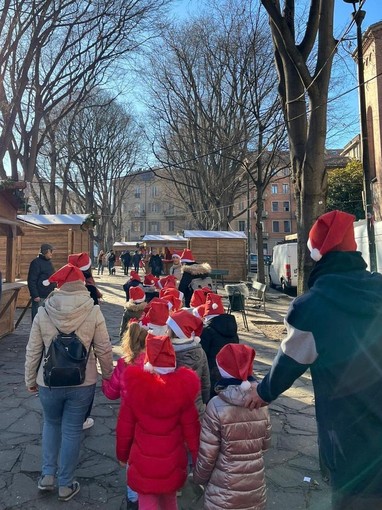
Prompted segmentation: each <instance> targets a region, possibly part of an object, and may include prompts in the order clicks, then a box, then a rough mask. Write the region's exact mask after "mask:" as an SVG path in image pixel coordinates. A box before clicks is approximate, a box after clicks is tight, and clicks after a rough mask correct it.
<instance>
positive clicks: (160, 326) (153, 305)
mask: <svg viewBox="0 0 382 510" xmlns="http://www.w3.org/2000/svg"><path fill="white" fill-rule="evenodd" d="M168 317H169V308H168V302H167V301H166V300H165V299H161V298H154V299H152V300H151V301H150V303H149V304H148V306H147V310H146V311H145V314H144V316H143V317H142V320H141V324H142V327H144V328H146V329H147V330H148V331H149V332H150V333H151V334H152V335H155V336H162V335H165V334H166V331H167V319H168Z"/></svg>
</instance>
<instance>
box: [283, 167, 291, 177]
mask: <svg viewBox="0 0 382 510" xmlns="http://www.w3.org/2000/svg"><path fill="white" fill-rule="evenodd" d="M283 175H285V177H286V176H289V175H290V169H289V167H286V168H284V170H283Z"/></svg>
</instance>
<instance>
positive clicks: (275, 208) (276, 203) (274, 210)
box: [272, 202, 279, 212]
mask: <svg viewBox="0 0 382 510" xmlns="http://www.w3.org/2000/svg"><path fill="white" fill-rule="evenodd" d="M278 210H279V203H278V202H272V212H277V211H278Z"/></svg>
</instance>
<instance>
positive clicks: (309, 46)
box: [261, 0, 336, 292]
mask: <svg viewBox="0 0 382 510" xmlns="http://www.w3.org/2000/svg"><path fill="white" fill-rule="evenodd" d="M261 2H262V4H263V6H264V7H265V9H266V11H267V13H268V15H269V20H270V25H271V30H272V35H273V43H274V50H275V62H276V65H277V70H278V75H279V95H280V99H281V103H282V107H283V112H284V118H285V122H286V125H287V130H288V136H289V147H290V158H291V169H292V179H293V183H294V188H295V195H296V202H297V234H298V260H299V266H298V268H299V283H298V290H299V292H302V291H303V290H304V288H305V287H306V284H307V277H308V274H309V273H310V270H311V267H312V264H311V262H312V261H311V259H310V257H309V256H308V253H307V248H306V241H307V238H308V234H309V229H310V227H311V226H312V224H313V223H314V221H315V219H316V218H317V216H319V215H320V214H322V213H324V212H325V201H326V192H327V179H326V170H325V164H324V155H325V140H326V130H327V99H328V89H329V80H330V74H331V68H332V62H333V57H334V53H335V49H336V41H335V39H334V37H333V10H334V0H311V2H310V9H309V16H308V21H307V23H306V29H305V33H304V34H303V36H302V37H301V40H299V41H297V35H299V34H297V31H296V14H295V4H296V2H295V0H285V2H284V10H283V11H281V7H280V1H279V0H261ZM312 55H313V57H314V60H315V63H313V62H312Z"/></svg>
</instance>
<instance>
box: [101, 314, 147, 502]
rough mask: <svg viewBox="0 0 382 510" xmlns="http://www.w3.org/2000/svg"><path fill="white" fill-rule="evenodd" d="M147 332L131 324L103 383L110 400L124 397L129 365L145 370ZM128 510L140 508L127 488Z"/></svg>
mask: <svg viewBox="0 0 382 510" xmlns="http://www.w3.org/2000/svg"><path fill="white" fill-rule="evenodd" d="M146 336H147V331H146V330H145V329H143V328H141V326H140V325H139V324H138V323H136V322H132V323H131V324H129V326H128V328H127V330H126V332H125V334H124V336H123V338H122V342H121V347H122V356H121V357H120V358H119V360H118V361H117V365H116V367H115V368H114V371H113V374H112V376H111V378H110V379H109V380H106V379H104V380H103V381H102V391H103V393H104V395H105V396H106V397H107V398H108V399H109V400H117V399H119V398H121V399H122V398H123V397H124V393H125V392H126V383H125V381H124V378H123V374H124V373H125V369H126V367H127V366H128V365H135V366H139V367H140V368H142V369H143V362H144V358H145V349H146ZM126 498H127V509H131V510H134V509H137V508H138V503H137V502H138V494H137V493H136V492H135V491H133V490H132V489H130V487H129V486H128V485H127V487H126Z"/></svg>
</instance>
